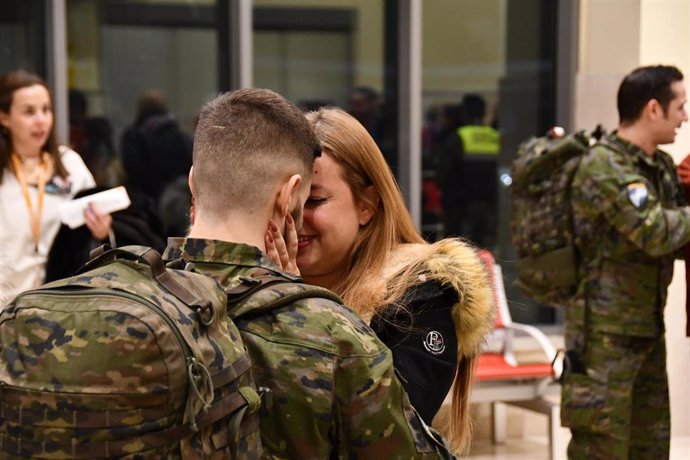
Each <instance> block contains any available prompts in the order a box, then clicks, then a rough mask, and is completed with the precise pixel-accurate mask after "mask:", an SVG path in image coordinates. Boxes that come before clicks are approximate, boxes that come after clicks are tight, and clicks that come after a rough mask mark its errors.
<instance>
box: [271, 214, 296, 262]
mask: <svg viewBox="0 0 690 460" xmlns="http://www.w3.org/2000/svg"><path fill="white" fill-rule="evenodd" d="M285 233H286V235H285V236H283V235H282V234H281V233H280V229H279V228H278V225H277V224H276V223H275V222H274V221H273V219H271V220H270V221H269V223H268V230H266V237H265V240H266V254H267V255H268V257H269V258H270V259H271V261H272V262H273V263H274V264H276V265H277V266H279V267H280V268H281V269H282V270H283V271H284V272H285V273H289V274H291V275H299V274H300V273H299V268H297V229H296V228H295V221H294V219H293V218H292V216H291V215H290V214H288V216H287V217H286V219H285Z"/></svg>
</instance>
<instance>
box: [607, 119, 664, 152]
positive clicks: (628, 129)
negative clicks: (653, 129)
mask: <svg viewBox="0 0 690 460" xmlns="http://www.w3.org/2000/svg"><path fill="white" fill-rule="evenodd" d="M616 135H617V136H618V137H620V138H621V139H623V140H626V141H628V142H632V143H633V144H635V145H636V146H638V147H639V148H641V149H642V151H643V152H644V153H646V154H647V155H649V156H650V157H651V156H654V153H655V152H656V149H657V147H658V145H657V144H656V142H654V140H653V139H651V138H650V136H649V135H648V134H647V132H646V130H644V129H640V128H639V127H638V126H637V125H630V126H620V127H619V128H618V131H617V132H616Z"/></svg>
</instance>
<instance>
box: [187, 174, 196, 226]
mask: <svg viewBox="0 0 690 460" xmlns="http://www.w3.org/2000/svg"><path fill="white" fill-rule="evenodd" d="M193 171H194V166H193V165H192V167H191V168H189V179H188V180H187V183H188V185H189V191H190V192H191V194H192V203H191V205H190V207H189V221H190V222H191V223H192V224H194V217H195V215H196V206H195V204H196V197H195V196H194V179H192V172H193Z"/></svg>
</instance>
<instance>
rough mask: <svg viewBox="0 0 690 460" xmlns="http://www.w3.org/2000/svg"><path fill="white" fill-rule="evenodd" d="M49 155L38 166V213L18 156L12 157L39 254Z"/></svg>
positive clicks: (42, 158) (42, 157) (43, 156)
mask: <svg viewBox="0 0 690 460" xmlns="http://www.w3.org/2000/svg"><path fill="white" fill-rule="evenodd" d="M46 156H47V155H46V154H45V153H44V154H43V155H42V156H41V162H40V163H39V165H38V168H39V172H38V202H37V203H36V211H35V212H34V207H33V204H32V203H31V196H30V195H29V185H28V184H27V183H26V178H25V177H24V171H23V170H22V165H21V163H20V162H19V157H18V155H16V154H14V155H12V166H13V167H14V174H15V175H16V176H17V180H18V181H19V185H20V186H21V188H22V194H23V195H24V201H26V207H27V208H28V210H29V219H31V231H32V233H33V237H34V243H35V249H36V252H38V243H39V242H40V240H41V218H42V217H43V196H44V195H45V191H46V183H47V182H48V177H46V176H47V172H48V168H47V167H46V164H45V159H46V158H45V157H46Z"/></svg>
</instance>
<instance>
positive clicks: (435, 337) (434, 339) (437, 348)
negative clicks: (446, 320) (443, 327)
mask: <svg viewBox="0 0 690 460" xmlns="http://www.w3.org/2000/svg"><path fill="white" fill-rule="evenodd" d="M424 348H425V349H426V351H428V352H429V353H431V354H432V355H440V354H441V353H443V352H444V351H445V350H446V343H445V341H444V340H443V336H442V335H441V333H440V332H438V331H430V332H429V333H428V334H427V335H426V338H425V339H424Z"/></svg>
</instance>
